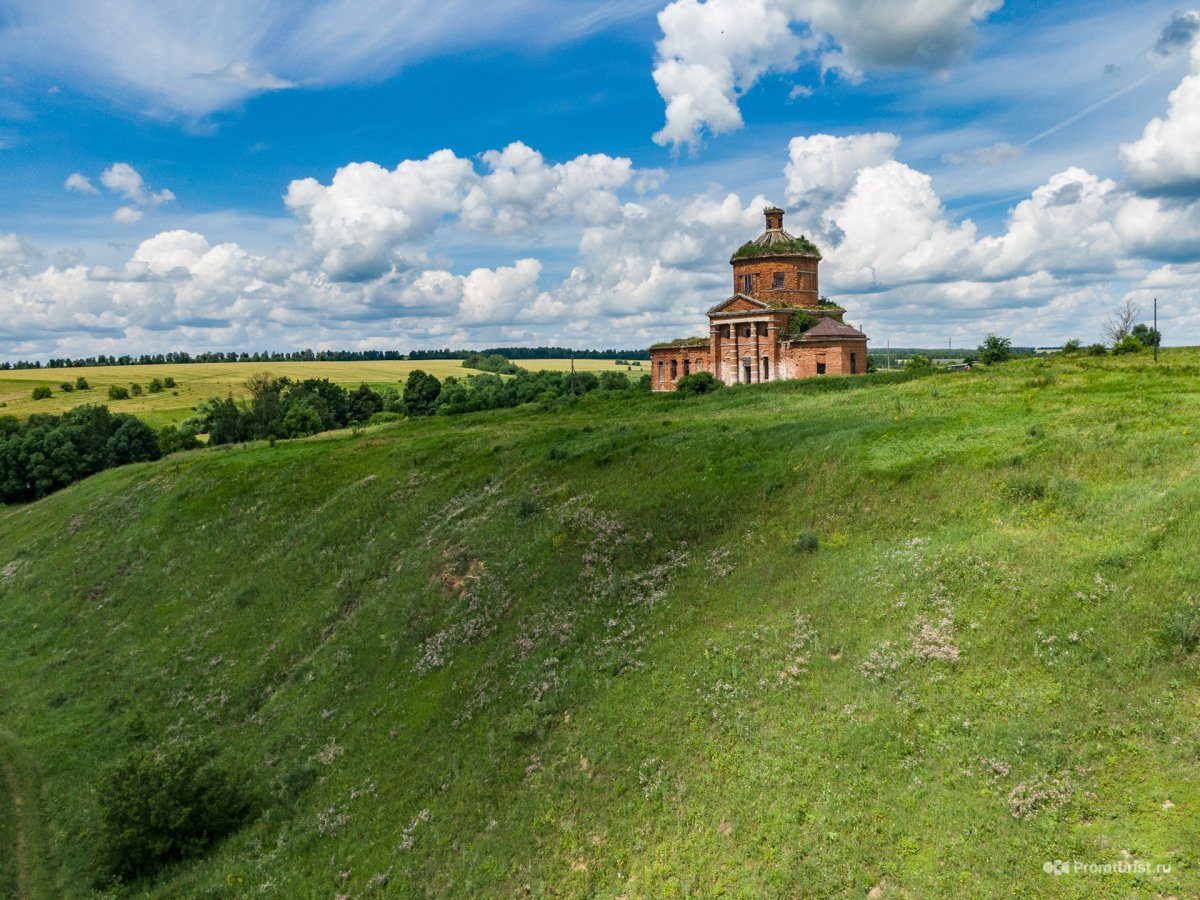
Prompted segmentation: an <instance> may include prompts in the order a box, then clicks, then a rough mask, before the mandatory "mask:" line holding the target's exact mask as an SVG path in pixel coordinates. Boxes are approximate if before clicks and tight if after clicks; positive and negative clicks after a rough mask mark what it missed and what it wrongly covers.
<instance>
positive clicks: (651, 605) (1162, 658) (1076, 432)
mask: <svg viewBox="0 0 1200 900" xmlns="http://www.w3.org/2000/svg"><path fill="white" fill-rule="evenodd" d="M523 364H524V365H526V366H527V367H529V368H533V366H532V365H530V364H527V363H523ZM293 365H296V364H288V365H278V366H270V367H265V368H270V369H271V370H272V371H274V372H275V374H277V375H283V374H292V373H291V367H292V366H293ZM338 365H339V364H336V363H321V364H313V365H312V368H313V369H314V372H313V373H312V374H313V375H315V376H316V377H322V376H323V375H327V376H328V377H330V378H332V379H334V380H337V381H341V382H344V383H357V382H358V381H360V380H365V381H367V382H369V383H394V382H395V381H397V380H398V379H399V378H400V377H402V374H403V373H402V372H401V371H399V369H398V368H396V367H399V366H401V365H403V364H398V363H391V364H379V365H380V366H387V367H389V368H388V371H387V373H386V374H387V377H386V378H385V377H383V373H382V372H380V373H379V375H378V377H376V376H375V375H374V374H369V373H368V372H367V368H368V364H345V365H347V366H351V365H352V366H356V367H357V368H356V370H355V374H353V375H350V374H349V373H347V374H346V375H345V376H344V377H343V376H335V375H333V374H329V373H332V372H333V370H334V369H335V367H336V366H338ZM414 365H418V366H420V367H421V368H426V369H427V370H430V371H433V372H434V374H436V375H438V376H439V377H441V376H444V375H445V374H451V373H450V372H449V370H446V371H442V370H441V369H439V368H437V366H436V365H435V364H428V363H422V364H414ZM450 365H451V366H456V365H457V364H455V363H451V364H450ZM372 366H375V364H372ZM164 368H170V367H164ZM212 368H214V369H215V368H216V367H212ZM260 368H264V366H250V369H260ZM393 368H395V369H396V370H395V371H393ZM458 368H459V369H460V371H461V367H458ZM204 369H205V367H204V366H198V365H194V366H178V367H174V368H173V370H172V371H171V372H170V374H172V375H173V376H174V377H175V378H176V379H177V380H178V382H179V384H180V395H179V397H178V398H169V399H168V398H162V400H161V402H162V403H163V404H164V406H163V407H161V408H157V407H155V408H151V407H147V408H146V413H147V415H148V416H151V417H152V416H154V415H157V416H160V417H161V418H162V420H164V421H167V420H172V417H173V416H175V415H176V413H175V411H174V409H173V407H172V406H171V401H172V400H178V401H180V402H181V403H182V402H183V401H184V400H185V399H186V397H191V396H195V397H197V398H198V397H199V396H200V395H207V394H210V393H224V389H225V388H226V387H228V388H229V389H235V385H236V384H237V383H238V381H240V380H242V378H243V375H242V374H239V375H238V376H236V377H235V376H233V375H228V374H225V375H221V376H219V377H218V376H214V378H215V379H216V380H215V381H214V382H213V383H212V384H210V385H209V386H208V387H205V388H204V389H199V388H196V389H195V391H196V393H195V394H194V395H193V394H190V393H188V392H190V391H192V390H193V387H192V386H191V384H190V378H191V376H192V373H195V375H196V377H197V378H199V377H200V376H201V374H202V372H203V370H204ZM222 369H223V371H225V372H228V371H231V370H230V368H229V367H228V366H225V367H222ZM360 370H361V372H360ZM110 371H111V373H112V375H113V376H114V377H115V378H118V379H119V380H120V381H121V382H122V383H123V382H125V381H128V380H130V379H131V378H134V377H135V376H134V375H133V373H132V372H131V370H129V369H114V370H110ZM248 371H249V369H248V370H247V372H248ZM373 372H374V369H373V368H372V373H373ZM635 372H636V369H635ZM38 374H40V375H45V374H46V373H38ZM78 374H80V372H79V371H76V370H63V377H66V376H67V375H70V376H71V377H72V378H74V377H75V376H76V375H78ZM453 374H459V373H458V372H456V373H453ZM57 375H58V373H57V372H56V373H54V375H53V376H52V378H51V381H56V380H57V377H56V376H57ZM16 376H20V378H21V379H22V383H24V380H25V378H26V376H25V373H4V377H5V378H6V379H10V380H9V381H7V382H5V383H4V384H5V386H6V388H5V389H8V386H9V385H11V378H12V377H16ZM88 377H89V379H93V376H92V374H91V373H90V372H89V373H88ZM148 377H149V375H147V378H148ZM293 377H296V376H294V375H293ZM99 378H100V376H99V374H97V375H96V376H95V379H94V381H93V383H95V384H102V383H103V382H101V381H100V380H99ZM221 379H224V380H221ZM33 383H34V382H29V385H30V387H32V385H33ZM215 384H219V385H220V388H219V389H213V385H215ZM24 393H25V395H26V396H28V391H25V392H24ZM76 399H79V398H78V397H76ZM142 401H143V402H145V403H148V404H149V403H151V400H149V399H148V398H145V397H143V398H142ZM22 402H23V401H22ZM42 402H43V403H46V404H51V403H59V402H62V397H61V396H60V395H59V394H58V393H56V394H55V395H54V397H53V398H52V400H51V401H42ZM154 402H158V401H157V400H156V401H154ZM14 405H15V404H10V409H11V408H12V406H14ZM39 408H40V407H39ZM47 408H49V407H47ZM114 408H115V409H119V410H121V411H129V410H127V409H126V407H125V405H124V404H115V405H114ZM130 409H134V410H135V411H137V410H136V408H134V407H130ZM25 411H27V410H25V409H24V408H23V407H22V412H25ZM1198 442H1200V351H1197V350H1190V349H1188V350H1168V351H1165V352H1164V353H1163V354H1162V357H1161V359H1160V361H1159V362H1158V363H1157V364H1155V363H1153V362H1152V361H1151V360H1150V358H1149V356H1148V355H1147V354H1141V355H1138V356H1131V357H1124V358H1119V359H1116V358H1104V359H1093V358H1062V357H1059V358H1054V359H1043V360H1021V361H1017V362H1012V363H1007V364H1003V365H999V366H996V367H993V368H977V369H976V370H974V371H972V372H954V373H949V372H938V373H933V374H930V375H926V376H922V377H914V376H910V375H905V374H904V373H881V374H877V375H869V376H860V377H857V378H849V379H839V378H828V379H820V380H815V379H814V380H811V381H806V382H791V383H774V384H768V385H762V386H744V387H743V386H739V387H735V388H727V389H724V390H721V391H718V392H717V393H715V394H711V395H705V396H701V397H691V398H686V399H685V398H682V397H679V396H674V395H670V396H654V395H650V394H642V393H625V394H623V395H620V396H605V395H604V393H603V392H596V393H593V394H589V395H587V396H586V397H584V398H582V399H581V400H577V401H575V402H566V401H556V402H554V403H550V404H546V405H542V404H537V405H528V406H524V407H519V408H516V409H512V410H503V411H497V412H491V413H479V414H473V415H467V416H461V417H434V418H431V419H425V420H416V421H414V420H406V421H402V422H399V423H394V424H389V425H383V426H376V427H373V428H368V429H365V430H361V431H359V432H356V433H349V432H345V433H341V432H339V433H330V434H325V435H320V436H318V437H315V438H310V439H306V440H296V441H280V442H277V443H275V444H274V445H273V446H268V445H266V444H257V445H256V444H251V445H249V446H248V447H246V448H242V447H241V446H240V445H239V446H238V447H236V448H213V449H205V450H199V451H193V452H189V453H184V454H176V455H174V456H171V457H168V458H166V459H163V460H161V461H159V462H156V463H147V464H140V465H136V466H129V467H124V468H119V469H113V470H109V471H106V472H103V473H101V474H99V475H97V476H94V477H92V478H90V479H87V480H86V481H83V482H80V483H77V484H75V485H73V486H71V487H70V488H67V489H65V490H63V491H61V492H59V493H57V494H54V495H52V496H50V497H48V498H46V499H44V500H41V501H39V502H37V503H34V504H30V505H28V506H21V507H10V508H6V509H0V648H3V649H0V763H2V765H0V895H3V896H10V895H11V896H16V897H21V898H25V897H28V898H36V897H51V896H64V897H78V896H87V895H89V893H95V894H96V895H99V896H114V897H115V896H137V897H162V898H167V897H203V898H218V897H245V896H266V897H287V898H295V897H320V898H331V897H336V896H344V897H355V898H358V897H385V896H387V897H391V896H395V897H413V896H417V897H421V896H430V897H476V896H477V897H494V896H500V897H513V896H530V897H607V898H618V897H627V898H635V897H636V898H641V897H644V898H660V897H717V896H721V897H792V896H795V897H842V896H845V897H863V896H868V895H869V896H871V897H998V896H1016V897H1079V898H1085V897H1088V898H1090V897H1128V896H1144V897H1168V896H1176V897H1182V896H1196V895H1197V892H1198V891H1200V765H1198V764H1200V652H1198V649H1197V645H1198V644H1200V566H1197V559H1198V558H1200V443H1198ZM190 746H196V747H199V746H203V747H205V748H207V752H209V753H210V754H212V755H213V759H214V760H215V764H218V765H220V766H221V767H222V768H223V770H224V771H226V772H228V773H230V774H231V777H233V778H235V780H236V782H237V784H238V785H239V790H240V791H241V792H242V795H243V796H244V797H245V798H246V800H247V802H248V804H249V807H250V810H251V811H250V813H249V815H248V816H247V817H246V820H245V822H244V824H243V825H242V826H241V827H240V828H238V829H237V830H236V831H234V832H233V833H232V834H230V835H229V836H228V837H226V838H225V839H223V840H221V841H219V842H218V843H216V844H215V845H214V846H212V847H209V848H208V849H207V850H205V851H204V852H202V853H200V854H199V855H195V856H191V857H188V858H184V859H181V860H178V861H176V862H172V863H169V864H168V865H166V866H165V867H163V868H160V869H158V870H157V871H154V872H151V873H150V874H148V875H146V876H144V877H142V878H140V879H136V880H127V881H125V882H119V881H115V880H114V879H113V878H112V876H111V871H110V870H108V869H106V867H105V863H104V857H103V853H102V850H103V848H102V834H101V832H102V828H101V824H100V823H102V822H103V821H104V806H103V801H102V794H101V792H99V791H98V789H97V788H98V785H101V784H102V783H104V780H105V778H106V775H107V773H110V772H112V771H113V768H114V766H116V765H117V764H118V762H119V761H120V760H123V759H127V758H129V756H130V754H136V753H138V752H147V753H152V754H161V753H164V752H170V751H171V750H172V749H173V748H179V747H190ZM1055 860H1059V861H1063V862H1064V863H1066V864H1067V866H1068V867H1072V866H1074V865H1075V864H1079V865H1081V866H1084V867H1086V866H1089V865H1090V866H1094V867H1096V868H1095V869H1094V870H1093V871H1090V872H1089V871H1075V870H1072V871H1068V872H1067V873H1066V874H1062V875H1056V874H1051V873H1050V872H1048V871H1046V868H1047V864H1048V863H1053V861H1055ZM1104 867H1107V871H1105V870H1104Z"/></svg>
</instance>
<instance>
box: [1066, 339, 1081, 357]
mask: <svg viewBox="0 0 1200 900" xmlns="http://www.w3.org/2000/svg"><path fill="white" fill-rule="evenodd" d="M1082 349H1083V342H1082V341H1080V340H1079V338H1071V339H1070V340H1069V341H1067V342H1066V343H1065V344H1063V345H1062V352H1063V353H1066V354H1072V353H1078V352H1079V351H1080V350H1082Z"/></svg>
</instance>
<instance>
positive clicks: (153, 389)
mask: <svg viewBox="0 0 1200 900" xmlns="http://www.w3.org/2000/svg"><path fill="white" fill-rule="evenodd" d="M146 390H148V391H149V392H150V393H152V394H161V393H162V390H163V383H162V379H161V378H151V379H150V383H149V384H148V385H146Z"/></svg>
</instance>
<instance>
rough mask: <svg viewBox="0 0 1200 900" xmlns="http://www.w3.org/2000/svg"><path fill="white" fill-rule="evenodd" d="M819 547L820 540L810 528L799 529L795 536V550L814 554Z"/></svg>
mask: <svg viewBox="0 0 1200 900" xmlns="http://www.w3.org/2000/svg"><path fill="white" fill-rule="evenodd" d="M820 546H821V539H820V538H819V537H817V533H816V532H815V531H813V530H812V529H811V528H801V529H800V533H799V534H798V535H797V536H796V549H797V550H799V551H800V552H801V553H816V552H817V550H818V549H819V548H820Z"/></svg>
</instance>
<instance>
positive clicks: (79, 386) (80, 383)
mask: <svg viewBox="0 0 1200 900" xmlns="http://www.w3.org/2000/svg"><path fill="white" fill-rule="evenodd" d="M91 389H92V386H91V385H90V384H88V380H87V379H86V378H84V377H83V376H82V375H80V376H79V377H78V378H76V379H75V390H77V391H90V390H91Z"/></svg>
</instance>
